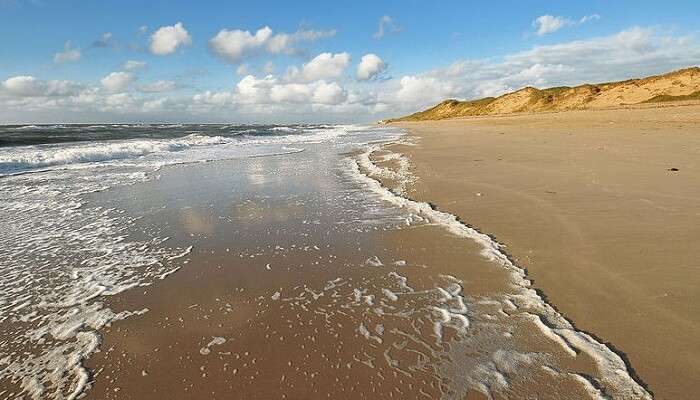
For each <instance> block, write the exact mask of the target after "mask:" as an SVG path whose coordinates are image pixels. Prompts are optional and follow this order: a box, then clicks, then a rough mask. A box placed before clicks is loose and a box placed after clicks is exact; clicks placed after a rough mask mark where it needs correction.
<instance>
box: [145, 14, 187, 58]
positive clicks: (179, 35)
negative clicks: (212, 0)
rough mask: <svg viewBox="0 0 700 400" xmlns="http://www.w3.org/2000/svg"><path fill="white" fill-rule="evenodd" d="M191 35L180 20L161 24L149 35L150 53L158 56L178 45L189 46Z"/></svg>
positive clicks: (168, 52) (169, 51)
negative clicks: (170, 23) (170, 24)
mask: <svg viewBox="0 0 700 400" xmlns="http://www.w3.org/2000/svg"><path fill="white" fill-rule="evenodd" d="M191 44H192V37H191V36H190V34H189V33H188V32H187V30H186V29H185V27H184V26H183V25H182V23H181V22H178V23H177V24H175V25H172V26H162V27H160V28H158V30H157V31H155V32H154V33H153V34H152V35H151V39H150V49H151V53H153V54H155V55H159V56H165V55H168V54H171V53H173V52H175V50H177V48H178V47H182V46H190V45H191Z"/></svg>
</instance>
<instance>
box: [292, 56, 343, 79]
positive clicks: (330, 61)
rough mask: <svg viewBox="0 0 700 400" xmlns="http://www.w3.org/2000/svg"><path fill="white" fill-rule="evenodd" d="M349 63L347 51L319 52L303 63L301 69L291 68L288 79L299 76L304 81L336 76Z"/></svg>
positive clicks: (340, 73)
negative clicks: (334, 52)
mask: <svg viewBox="0 0 700 400" xmlns="http://www.w3.org/2000/svg"><path fill="white" fill-rule="evenodd" d="M349 63H350V54H348V53H337V54H331V53H321V54H319V55H317V56H316V57H314V58H313V59H312V60H311V61H309V62H307V63H306V64H304V65H303V66H302V68H301V71H298V70H294V69H293V70H291V71H290V74H289V77H290V79H297V78H299V79H301V80H303V81H305V82H311V81H317V80H321V79H332V78H337V77H339V76H341V75H342V74H343V72H344V71H345V68H347V66H348V64H349Z"/></svg>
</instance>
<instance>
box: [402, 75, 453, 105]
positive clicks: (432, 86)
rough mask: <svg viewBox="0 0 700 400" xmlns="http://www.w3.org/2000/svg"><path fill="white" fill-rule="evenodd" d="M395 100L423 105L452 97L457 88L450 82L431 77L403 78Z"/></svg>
mask: <svg viewBox="0 0 700 400" xmlns="http://www.w3.org/2000/svg"><path fill="white" fill-rule="evenodd" d="M399 84H400V88H399V90H398V91H397V92H396V96H397V98H398V99H399V100H400V101H401V102H403V103H409V104H425V103H432V102H435V101H436V99H437V100H440V99H445V98H447V97H451V96H454V95H455V94H456V93H457V92H458V87H457V86H456V85H455V84H454V83H453V82H450V81H446V80H440V79H437V78H434V77H431V76H404V77H402V78H401V81H400V82H399Z"/></svg>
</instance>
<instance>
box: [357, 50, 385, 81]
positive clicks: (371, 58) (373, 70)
mask: <svg viewBox="0 0 700 400" xmlns="http://www.w3.org/2000/svg"><path fill="white" fill-rule="evenodd" d="M385 70H386V63H385V62H384V61H383V60H382V59H381V58H379V56H378V55H376V54H373V53H370V54H365V55H364V56H362V59H361V60H360V64H358V66H357V79H359V80H361V81H367V80H370V79H372V78H374V77H376V76H377V75H379V74H381V73H382V72H384V71H385Z"/></svg>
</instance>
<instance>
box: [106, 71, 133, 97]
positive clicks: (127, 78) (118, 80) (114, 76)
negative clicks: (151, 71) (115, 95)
mask: <svg viewBox="0 0 700 400" xmlns="http://www.w3.org/2000/svg"><path fill="white" fill-rule="evenodd" d="M135 80H136V77H135V76H134V74H132V73H130V72H122V71H120V72H112V73H111V74H109V75H107V76H105V77H104V78H102V79H101V80H100V83H101V84H102V86H103V87H104V88H105V89H107V90H108V91H110V92H121V91H123V90H125V89H126V88H127V87H129V85H131V84H132V83H133V82H134V81H135Z"/></svg>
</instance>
